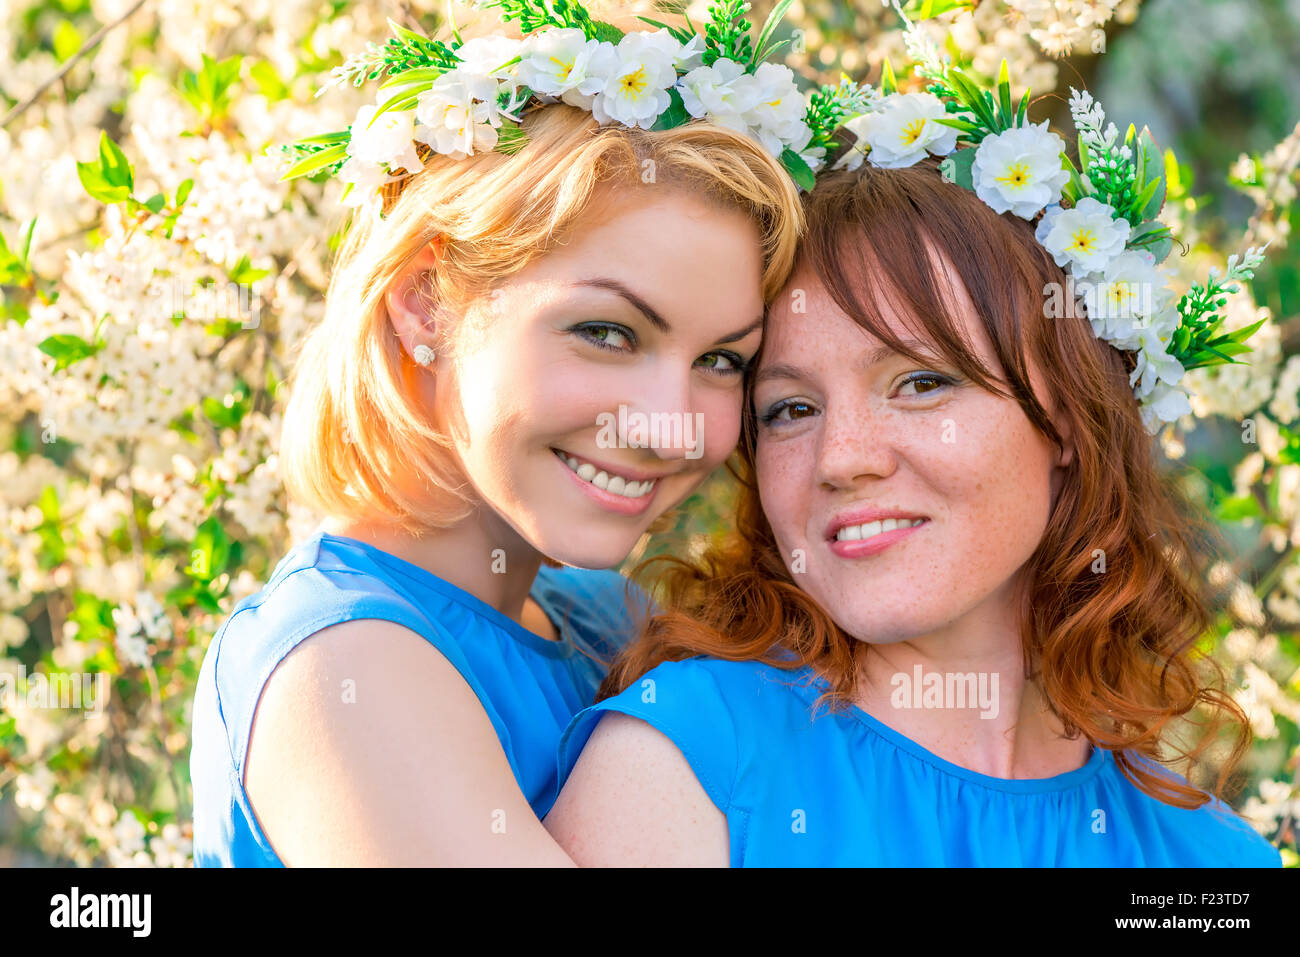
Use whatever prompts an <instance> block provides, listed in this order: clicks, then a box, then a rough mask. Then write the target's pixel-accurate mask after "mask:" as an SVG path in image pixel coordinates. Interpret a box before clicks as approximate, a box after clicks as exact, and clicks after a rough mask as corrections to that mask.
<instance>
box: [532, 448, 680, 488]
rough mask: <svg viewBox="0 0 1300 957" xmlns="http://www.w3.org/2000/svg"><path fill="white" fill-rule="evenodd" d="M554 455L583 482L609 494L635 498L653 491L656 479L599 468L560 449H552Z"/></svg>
mask: <svg viewBox="0 0 1300 957" xmlns="http://www.w3.org/2000/svg"><path fill="white" fill-rule="evenodd" d="M551 451H552V452H554V453H555V455H556V457H557V458H559V460H560V461H561V462H563V463H564V464H565V465H567V466H568V467H569V471H570V472H572V473H573V474H574V475H576V476H578V478H580V479H582V480H583V481H584V482H590V483H591V484H592V485H594V486H596V488H598V489H600V490H601V491H604V492H609V493H610V494H611V495H621V496H622V497H623V498H629V499H637V498H642V497H644V496H646V495H649V494H650V493H651V492H652V491H654V487H655V483H656V482H657V481H658V479H651V478H648V479H642V480H638V479H636V478H634V477H629V476H626V475H617V474H614V473H611V472H609V471H607V470H605V469H602V468H600V467H599V466H598V465H595V464H594V463H592V462H588V461H587V460H586V459H580V458H578V457H577V456H576V455H570V454H568V453H567V452H564V451H562V450H561V449H552V450H551Z"/></svg>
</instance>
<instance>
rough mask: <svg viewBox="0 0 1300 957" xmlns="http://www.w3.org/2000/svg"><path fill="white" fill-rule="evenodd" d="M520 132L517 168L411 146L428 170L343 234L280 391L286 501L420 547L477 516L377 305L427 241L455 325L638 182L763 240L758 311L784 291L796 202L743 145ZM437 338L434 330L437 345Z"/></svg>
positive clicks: (568, 114)
mask: <svg viewBox="0 0 1300 957" xmlns="http://www.w3.org/2000/svg"><path fill="white" fill-rule="evenodd" d="M522 125H523V128H524V129H525V131H526V132H527V135H528V141H527V144H526V145H525V146H524V148H523V149H522V150H520V151H519V152H518V153H516V154H514V155H507V154H504V153H501V152H496V151H490V152H482V153H477V154H475V155H473V156H471V157H469V158H467V159H463V160H451V159H448V158H447V157H445V156H440V155H431V154H430V153H429V151H428V149H427V147H425V146H423V145H422V144H421V145H420V146H419V147H418V148H419V150H420V151H421V153H422V154H423V155H422V158H424V159H425V160H426V163H425V166H424V168H423V170H421V171H420V172H419V173H417V174H416V175H414V176H412V177H409V178H407V179H405V180H403V181H401V182H399V183H394V184H390V185H389V186H387V187H385V192H384V194H383V206H384V211H385V212H384V217H383V218H382V219H381V218H379V217H378V216H376V215H375V214H374V211H373V210H370V209H366V208H364V207H363V208H362V209H361V210H360V211H359V212H358V213H357V214H356V215H355V217H354V219H353V220H352V221H351V222H350V224H349V227H348V230H347V234H346V237H345V239H344V241H343V244H342V246H341V247H340V250H339V254H338V257H337V261H336V263H335V266H334V269H333V273H332V276H331V279H330V284H329V288H328V290H327V293H326V303H325V315H324V318H323V320H322V322H321V323H320V325H319V326H317V327H316V328H315V329H313V330H312V331H311V332H310V333H309V334H308V335H307V337H306V338H305V340H304V342H303V344H302V347H301V352H300V353H299V355H298V358H297V361H296V363H295V365H294V369H293V372H292V375H291V379H290V382H291V388H290V398H289V402H288V406H287V408H286V410H285V415H284V423H283V431H282V437H281V444H280V455H279V461H280V469H281V475H282V477H283V479H284V483H285V488H286V491H287V493H288V495H289V497H290V498H291V499H293V500H295V501H297V502H298V503H300V504H303V505H305V506H307V507H308V508H311V509H313V510H314V511H316V512H319V513H322V514H325V515H331V516H340V517H344V518H349V519H356V520H360V521H380V522H390V523H395V524H397V525H399V526H401V527H402V528H404V529H405V530H407V531H409V532H412V533H415V534H419V533H420V532H421V531H422V530H424V529H428V528H437V527H445V526H448V525H451V524H454V523H456V522H458V521H460V520H462V519H463V518H465V517H466V516H467V515H468V514H469V513H470V511H471V510H472V508H473V500H472V498H471V497H470V495H469V494H467V492H466V489H467V487H468V483H467V479H466V477H465V475H464V474H463V471H462V470H461V468H460V465H459V462H458V459H457V457H456V455H455V454H454V452H453V451H452V448H453V446H452V443H451V440H450V437H449V436H448V435H446V434H443V433H442V432H441V431H440V430H439V429H436V428H435V427H434V426H433V425H432V424H431V423H430V422H429V421H428V419H427V412H426V410H425V409H424V408H423V407H422V405H421V404H420V402H419V400H418V390H417V389H416V387H415V378H414V376H415V375H416V374H417V373H418V372H420V371H422V370H420V367H419V366H416V365H415V363H414V362H413V361H412V360H411V359H410V358H409V357H408V356H407V354H406V353H405V352H404V351H403V349H402V346H401V343H400V341H399V339H398V337H397V334H396V332H395V331H394V329H393V327H392V325H391V323H390V321H389V317H388V311H387V308H386V306H385V302H384V297H385V294H386V293H387V291H388V290H389V288H390V287H391V286H392V284H393V283H394V282H395V281H396V280H397V279H398V277H399V275H400V274H401V273H402V271H403V270H404V269H405V268H406V267H407V266H408V264H409V263H410V262H411V260H412V259H413V258H414V257H415V256H417V255H418V254H419V253H420V252H421V251H422V250H423V249H424V248H425V247H426V246H428V245H429V244H430V243H431V242H433V241H434V240H435V239H439V238H440V240H441V247H442V251H441V256H440V257H439V264H438V266H437V267H436V268H434V269H433V270H432V271H431V272H430V274H429V276H430V280H429V285H428V292H429V294H430V295H431V298H432V300H433V302H434V303H435V304H436V307H437V309H438V311H439V313H440V314H442V313H444V312H445V313H450V314H452V315H458V314H463V312H464V309H465V308H466V307H467V306H468V304H469V303H471V302H472V301H474V300H475V299H477V298H480V297H482V296H485V295H486V294H487V293H488V291H489V290H490V288H491V287H492V286H493V284H495V283H498V282H500V281H501V280H504V279H506V278H507V277H509V276H511V275H513V274H514V273H517V272H519V271H520V270H522V269H523V268H524V267H525V266H527V265H528V264H529V263H530V262H531V261H532V260H534V259H535V258H537V257H538V256H540V255H543V254H544V253H545V252H547V251H548V250H550V249H552V248H554V247H555V246H556V245H558V244H560V243H563V242H564V241H565V239H566V237H567V236H568V235H569V234H570V233H571V231H572V230H573V228H574V225H575V223H577V222H578V221H579V220H580V219H581V217H582V216H583V215H584V213H585V212H587V211H588V210H589V208H590V207H591V201H592V197H593V195H594V194H595V193H596V192H597V189H598V188H602V189H613V190H620V189H622V190H631V189H638V188H645V186H644V184H643V182H642V175H643V171H644V170H646V169H647V168H649V169H653V172H654V183H655V187H654V188H656V189H663V188H665V187H676V188H681V189H685V190H687V191H689V192H690V193H692V194H693V195H697V196H699V197H701V198H703V199H705V200H706V201H708V202H710V203H711V204H712V205H714V206H717V207H719V208H722V209H727V210H735V211H738V212H740V213H742V214H743V215H745V216H746V217H747V218H748V219H750V220H751V221H752V222H753V223H754V224H755V225H756V226H757V227H758V231H759V235H760V236H761V239H762V247H763V278H762V285H763V301H764V302H765V303H767V302H770V301H771V300H772V298H773V297H774V296H775V295H776V293H777V290H779V289H780V288H781V286H782V284H783V283H784V282H785V280H786V278H787V276H788V275H789V273H790V271H791V269H792V266H793V262H794V255H795V246H796V243H797V241H798V237H799V234H800V233H801V232H802V226H803V214H802V210H801V208H800V201H799V196H798V192H797V190H796V189H795V186H794V183H793V182H792V180H791V179H790V176H789V174H788V173H786V171H785V170H784V169H783V167H782V166H781V165H780V164H779V163H778V162H777V161H776V160H774V159H773V158H772V157H771V156H770V155H769V154H768V153H767V152H766V151H765V150H764V149H763V148H762V146H760V145H759V144H758V143H756V142H755V141H754V140H752V139H751V138H749V137H748V136H746V135H744V134H742V133H737V132H735V131H733V130H729V129H726V128H724V127H721V126H718V125H715V124H712V123H705V122H700V121H692V122H691V123H688V124H686V125H684V126H679V127H676V128H673V129H669V130H657V131H647V130H641V129H635V128H627V127H623V126H621V125H611V126H607V127H599V126H598V125H597V124H596V122H595V120H594V119H593V118H592V116H591V114H590V113H588V112H586V111H584V110H580V109H578V108H576V107H572V106H567V105H563V104H556V105H550V106H545V107H542V108H539V109H535V110H533V111H532V112H531V113H529V114H527V115H526V116H525V117H524V120H523V124H522ZM647 164H652V165H647ZM440 318H441V315H440ZM446 325H447V323H445V322H442V321H440V322H439V324H438V326H439V328H438V335H439V339H440V340H442V339H444V338H445V336H446V328H445V327H446ZM441 345H442V347H443V348H446V345H447V343H445V342H444V343H441ZM438 348H439V344H435V349H438ZM411 478H415V479H416V481H415V482H414V483H413V484H414V486H415V487H416V488H414V489H413V488H412V483H409V481H408V480H409V479H411Z"/></svg>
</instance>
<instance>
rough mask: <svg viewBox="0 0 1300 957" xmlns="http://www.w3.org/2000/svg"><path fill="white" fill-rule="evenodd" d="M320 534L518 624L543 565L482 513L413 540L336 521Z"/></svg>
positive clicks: (390, 528)
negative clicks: (372, 550)
mask: <svg viewBox="0 0 1300 957" xmlns="http://www.w3.org/2000/svg"><path fill="white" fill-rule="evenodd" d="M320 528H321V529H322V530H323V531H325V532H328V533H329V534H331V535H340V536H344V537H346V538H355V539H358V540H359V541H363V542H365V543H366V544H368V545H373V546H374V547H376V548H381V549H383V550H384V551H386V552H389V553H390V554H393V555H396V556H397V557H398V558H401V559H403V560H404V561H408V562H410V563H411V564H412V565H418V566H419V567H421V568H423V569H424V570H425V571H428V572H431V573H432V574H434V575H436V576H438V577H439V578H441V579H443V580H444V581H446V582H449V583H451V584H452V585H455V586H456V587H457V588H460V589H462V590H463V591H467V592H469V593H470V594H471V595H473V596H474V597H475V598H478V599H479V600H480V601H483V602H486V603H487V604H488V605H491V606H492V607H493V608H495V609H496V610H497V611H499V612H501V614H503V615H505V616H506V617H507V618H510V619H511V620H513V621H515V622H518V623H520V624H523V613H524V603H525V602H526V601H527V599H528V592H529V590H530V589H531V588H532V585H533V580H534V579H535V578H536V577H537V569H538V568H539V567H540V565H541V562H542V555H541V552H539V551H537V549H535V548H533V547H532V546H531V545H529V544H528V543H527V542H525V541H524V540H523V539H522V538H521V537H520V536H519V534H518V533H517V532H515V531H514V529H512V528H510V527H509V526H508V525H507V524H506V523H504V522H502V521H501V519H500V518H499V517H498V516H497V515H496V514H495V513H494V512H492V511H491V510H490V509H487V508H484V507H480V508H479V509H477V510H475V512H474V513H473V514H471V515H470V516H469V518H467V519H465V520H464V521H462V522H460V523H459V524H457V525H454V526H451V527H450V528H440V529H430V530H428V531H425V532H424V533H423V534H422V535H418V536H417V535H413V534H411V533H410V532H407V531H405V530H403V529H402V528H400V527H398V526H395V525H388V524H379V523H367V522H360V521H353V520H347V519H337V518H328V519H326V520H325V521H324V522H322V523H321V526H320Z"/></svg>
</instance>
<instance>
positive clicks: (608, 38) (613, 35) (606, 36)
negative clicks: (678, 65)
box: [587, 20, 680, 43]
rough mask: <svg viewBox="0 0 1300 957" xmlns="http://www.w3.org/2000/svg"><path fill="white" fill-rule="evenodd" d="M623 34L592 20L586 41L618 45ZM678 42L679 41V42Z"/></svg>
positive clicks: (612, 27) (603, 23)
mask: <svg viewBox="0 0 1300 957" xmlns="http://www.w3.org/2000/svg"><path fill="white" fill-rule="evenodd" d="M623 36H624V33H623V31H622V30H620V29H619V28H618V27H616V26H614V24H612V23H605V22H603V21H601V20H592V21H591V28H590V32H589V33H588V34H587V39H588V40H600V41H603V42H605V43H618V41H619V40H621V39H623ZM679 42H680V41H679Z"/></svg>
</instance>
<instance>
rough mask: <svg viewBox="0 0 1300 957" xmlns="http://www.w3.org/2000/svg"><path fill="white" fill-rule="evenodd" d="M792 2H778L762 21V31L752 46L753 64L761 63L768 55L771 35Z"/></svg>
mask: <svg viewBox="0 0 1300 957" xmlns="http://www.w3.org/2000/svg"><path fill="white" fill-rule="evenodd" d="M792 3H794V0H779V2H778V3H777V5H776V6H774V7H773V8H772V12H771V13H769V14H768V15H767V19H766V20H764V21H763V29H761V30H759V31H758V42H757V43H756V44H755V46H754V63H756V64H757V63H762V62H763V59H764V58H765V57H766V56H767V54H768V52H769V51H768V45H769V44H770V43H771V40H772V34H773V33H775V32H776V28H777V26H779V25H780V23H781V20H782V18H784V17H785V12H786V11H787V10H789V9H790V4H792Z"/></svg>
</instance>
